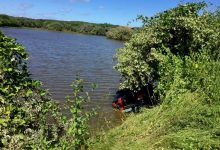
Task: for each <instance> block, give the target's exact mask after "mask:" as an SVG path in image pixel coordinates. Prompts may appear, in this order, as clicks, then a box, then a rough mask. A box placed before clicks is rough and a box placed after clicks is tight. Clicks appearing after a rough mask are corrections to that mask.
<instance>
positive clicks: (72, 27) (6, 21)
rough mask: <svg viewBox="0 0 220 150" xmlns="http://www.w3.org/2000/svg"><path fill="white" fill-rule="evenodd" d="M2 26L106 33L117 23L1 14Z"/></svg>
mask: <svg viewBox="0 0 220 150" xmlns="http://www.w3.org/2000/svg"><path fill="white" fill-rule="evenodd" d="M0 26H9V27H30V28H41V29H47V30H53V31H68V32H76V33H83V34H92V35H106V32H107V31H108V30H109V29H111V28H114V27H117V25H112V24H108V23H103V24H95V23H88V22H82V21H59V20H48V19H31V18H24V17H12V16H8V15H3V14H2V15H0Z"/></svg>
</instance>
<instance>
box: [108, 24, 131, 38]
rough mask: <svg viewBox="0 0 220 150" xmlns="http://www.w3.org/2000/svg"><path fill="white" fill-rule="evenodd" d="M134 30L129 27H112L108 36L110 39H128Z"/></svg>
mask: <svg viewBox="0 0 220 150" xmlns="http://www.w3.org/2000/svg"><path fill="white" fill-rule="evenodd" d="M132 32H133V30H132V29H131V28H129V27H116V28H111V29H110V30H109V31H108V32H107V33H106V36H107V37H108V38H110V39H115V40H121V41H128V40H129V39H130V38H131V35H132Z"/></svg>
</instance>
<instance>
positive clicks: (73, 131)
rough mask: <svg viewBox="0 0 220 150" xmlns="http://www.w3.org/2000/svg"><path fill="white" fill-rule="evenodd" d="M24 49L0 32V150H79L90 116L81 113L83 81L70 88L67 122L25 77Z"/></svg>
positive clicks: (84, 97)
mask: <svg viewBox="0 0 220 150" xmlns="http://www.w3.org/2000/svg"><path fill="white" fill-rule="evenodd" d="M27 58H28V57H27V53H26V52H25V50H24V47H23V46H22V45H20V44H18V43H16V41H15V40H14V39H11V38H8V37H6V36H5V35H3V34H2V32H0V116H1V118H0V149H58V150H60V149H76V150H78V149H80V148H85V146H86V139H88V137H89V136H88V134H89V132H88V128H87V122H88V119H89V118H90V116H91V115H92V114H93V113H89V112H88V113H83V114H82V112H81V110H82V103H83V102H85V101H86V100H87V99H89V96H88V94H86V95H84V96H83V95H82V94H81V93H82V92H83V81H82V80H80V79H77V80H76V81H75V82H73V84H72V88H73V96H68V97H67V102H68V107H67V108H68V110H69V111H70V114H71V118H69V119H67V117H66V116H65V115H63V114H62V113H61V112H60V108H59V106H58V105H57V104H56V103H55V101H54V100H52V99H51V98H50V96H49V95H48V93H47V92H46V91H45V90H44V89H43V88H42V86H41V83H40V82H39V81H36V80H32V79H31V78H30V76H29V73H28V70H27V65H26V60H27Z"/></svg>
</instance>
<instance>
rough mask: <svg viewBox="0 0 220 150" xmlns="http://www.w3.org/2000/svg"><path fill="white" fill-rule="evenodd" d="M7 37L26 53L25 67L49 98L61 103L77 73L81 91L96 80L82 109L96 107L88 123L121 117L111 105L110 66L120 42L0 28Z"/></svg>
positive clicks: (114, 76) (113, 82) (114, 77)
mask: <svg viewBox="0 0 220 150" xmlns="http://www.w3.org/2000/svg"><path fill="white" fill-rule="evenodd" d="M0 30H2V31H3V32H4V33H5V34H6V35H7V36H10V37H13V38H16V39H17V42H19V43H21V44H23V45H24V46H25V48H26V50H27V52H28V53H29V61H28V68H29V71H30V73H31V77H32V78H33V79H37V80H40V81H42V82H43V85H44V87H45V88H46V89H48V90H49V92H50V93H51V95H52V98H53V99H55V100H57V101H58V102H60V104H61V105H62V104H65V96H66V95H68V94H71V92H72V91H71V87H70V84H71V82H72V81H73V80H74V79H75V77H76V74H79V75H80V77H81V78H82V79H84V82H85V85H84V86H85V90H88V91H90V89H91V88H89V87H91V86H90V85H91V84H92V83H97V84H98V87H97V88H96V89H95V91H94V92H93V93H92V94H91V102H89V103H88V104H85V109H87V110H89V109H91V108H97V107H99V109H98V114H99V115H98V116H96V117H94V119H93V121H92V122H91V123H92V124H93V126H102V124H103V123H104V122H106V121H107V122H109V121H110V124H113V125H115V124H118V123H119V122H120V121H121V116H120V114H119V113H118V112H115V111H114V110H113V109H112V107H111V101H112V99H113V96H114V93H115V92H116V90H117V88H118V85H119V80H120V76H119V74H118V73H117V72H116V71H115V70H114V69H113V66H114V64H115V63H116V62H114V61H113V56H114V55H115V53H116V50H117V49H118V48H120V47H122V46H123V43H122V42H120V41H115V40H109V39H106V37H103V36H93V35H82V34H72V33H63V32H52V31H45V30H35V29H24V28H0Z"/></svg>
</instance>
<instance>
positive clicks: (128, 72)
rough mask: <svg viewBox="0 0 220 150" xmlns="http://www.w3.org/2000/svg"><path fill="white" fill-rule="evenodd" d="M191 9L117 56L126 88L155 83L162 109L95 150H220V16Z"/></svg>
mask: <svg viewBox="0 0 220 150" xmlns="http://www.w3.org/2000/svg"><path fill="white" fill-rule="evenodd" d="M206 8H207V6H206V4H205V3H203V2H202V3H187V4H185V5H179V6H178V7H176V8H173V9H170V10H167V11H164V12H162V13H159V14H157V15H156V16H154V17H152V18H147V17H143V16H142V17H141V18H142V19H143V22H144V25H143V27H142V29H140V30H139V31H138V32H136V33H134V34H133V35H132V38H131V40H130V41H128V42H126V43H125V46H124V48H121V49H119V50H118V52H117V59H118V64H117V65H116V69H117V70H118V71H119V72H120V73H121V75H122V76H123V78H124V80H123V82H122V83H121V88H124V87H128V88H131V89H133V88H138V87H142V86H144V85H145V84H146V83H147V82H152V83H155V90H156V92H157V93H158V95H159V98H160V105H159V106H157V107H154V108H152V109H146V110H143V111H142V113H141V114H139V115H132V116H130V117H128V119H127V120H126V121H125V122H124V123H123V124H122V125H121V126H119V127H116V128H115V129H113V130H110V131H109V132H107V133H102V134H100V136H98V137H94V138H93V139H91V140H90V149H102V150H104V149H132V150H133V149H140V150H141V149H167V150H170V149H188V150H191V149H216V150H217V149H220V126H219V125H220V82H219V81H220V59H219V58H220V40H219V39H220V13H219V12H220V11H219V10H216V11H215V12H208V11H206Z"/></svg>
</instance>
